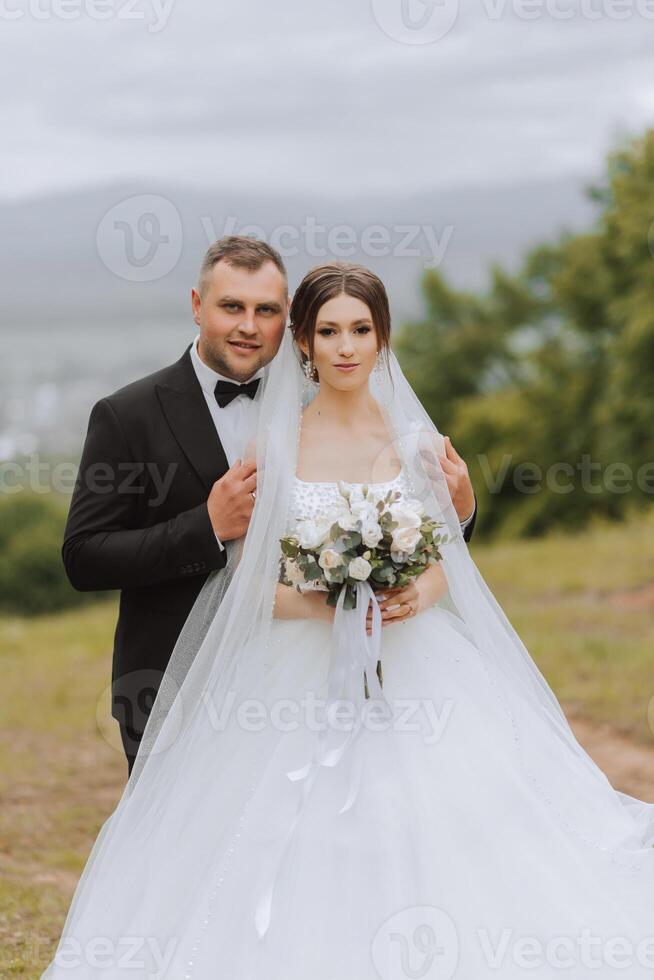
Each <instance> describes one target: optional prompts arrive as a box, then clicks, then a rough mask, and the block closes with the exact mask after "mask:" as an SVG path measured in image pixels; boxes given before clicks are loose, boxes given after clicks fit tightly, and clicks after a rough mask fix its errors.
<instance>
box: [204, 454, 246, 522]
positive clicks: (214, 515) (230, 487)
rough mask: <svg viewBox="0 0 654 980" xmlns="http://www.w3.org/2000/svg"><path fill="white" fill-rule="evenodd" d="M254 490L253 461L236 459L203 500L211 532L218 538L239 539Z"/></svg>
mask: <svg viewBox="0 0 654 980" xmlns="http://www.w3.org/2000/svg"><path fill="white" fill-rule="evenodd" d="M256 489H257V464H256V462H255V460H243V461H242V460H240V459H237V460H236V462H235V463H234V464H233V465H232V466H230V468H229V469H228V470H227V472H226V473H225V475H224V476H221V478H220V479H219V480H216V482H215V483H214V485H213V487H212V488H211V493H210V494H209V497H208V499H207V509H208V511H209V517H210V518H211V524H212V526H213V529H214V532H215V534H216V535H217V536H218V537H219V538H220V540H221V541H230V540H231V539H233V538H241V537H243V535H244V534H245V532H246V531H247V529H248V524H249V523H250V517H251V516H252V511H253V509H254V497H253V493H254V492H255V491H256Z"/></svg>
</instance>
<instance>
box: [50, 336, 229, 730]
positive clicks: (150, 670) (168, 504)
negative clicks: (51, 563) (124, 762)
mask: <svg viewBox="0 0 654 980" xmlns="http://www.w3.org/2000/svg"><path fill="white" fill-rule="evenodd" d="M189 351H190V345H189V347H188V348H187V349H186V351H185V352H184V354H183V355H182V357H181V358H180V359H179V360H178V361H176V362H175V363H174V364H171V365H170V366H169V367H166V368H163V369H162V370H160V371H157V372H155V373H154V374H150V375H148V376H147V377H145V378H141V379H140V380H139V381H135V382H133V383H132V384H128V385H126V386H125V387H123V388H120V389H119V390H118V391H115V392H114V393H113V394H112V395H109V396H107V397H106V398H101V399H100V400H99V401H98V402H96V404H95V405H94V406H93V408H92V410H91V415H90V419H89V425H88V431H87V434H86V440H85V443H84V448H83V451H82V458H81V462H80V467H79V472H78V476H77V480H76V483H75V488H74V491H73V496H72V500H71V505H70V511H69V514H68V520H67V523H66V528H65V531H64V542H63V547H62V557H63V561H64V565H65V568H66V573H67V575H68V578H69V579H70V582H71V583H72V585H73V586H74V587H75V588H76V589H79V590H81V591H93V590H97V589H120V590H121V595H120V607H119V616H118V623H117V626H116V631H115V635H114V649H113V668H112V685H113V691H112V714H113V715H114V717H115V718H117V719H118V720H119V721H121V722H123V723H125V724H129V725H131V726H132V727H134V728H135V729H136V730H137V731H142V730H143V728H144V727H145V721H146V718H147V714H148V713H149V708H150V707H151V702H152V701H153V700H154V696H155V695H156V691H157V690H158V687H159V682H160V680H161V676H162V675H163V672H164V670H165V669H166V665H167V663H168V661H169V659H170V655H171V653H172V650H173V647H174V646H175V642H176V640H177V637H178V635H179V633H180V631H181V629H182V626H183V625H184V622H185V620H186V619H187V617H188V614H189V612H190V610H191V607H192V606H193V603H194V602H195V599H196V597H197V595H198V593H199V591H200V589H201V588H202V585H203V584H204V582H205V581H206V578H207V576H208V574H209V573H210V572H211V571H213V570H214V569H217V568H221V567H222V566H223V565H224V564H225V552H224V551H223V550H222V549H221V548H220V545H219V544H218V542H217V540H216V536H215V534H214V531H213V528H212V525H211V521H210V518H209V511H208V509H207V498H208V496H209V492H210V490H211V487H212V486H213V483H214V482H215V481H216V480H217V479H219V477H221V476H222V475H223V474H224V473H225V472H226V471H227V470H228V468H229V465H228V462H227V458H226V456H225V452H224V449H223V447H222V444H221V442H220V439H219V437H218V434H217V432H216V428H215V425H214V423H213V420H212V418H211V414H210V412H209V410H208V408H207V404H206V401H205V398H204V394H203V392H202V388H201V387H200V384H199V382H198V379H197V376H196V374H195V371H194V369H193V364H192V362H191V355H190V353H189Z"/></svg>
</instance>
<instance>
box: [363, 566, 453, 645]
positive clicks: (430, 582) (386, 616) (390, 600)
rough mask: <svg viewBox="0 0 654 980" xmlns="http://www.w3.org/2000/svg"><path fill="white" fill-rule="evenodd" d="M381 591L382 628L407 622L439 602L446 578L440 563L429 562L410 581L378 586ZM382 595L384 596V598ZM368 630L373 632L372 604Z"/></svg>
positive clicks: (368, 618)
mask: <svg viewBox="0 0 654 980" xmlns="http://www.w3.org/2000/svg"><path fill="white" fill-rule="evenodd" d="M375 591H376V592H377V593H378V595H379V608H380V610H381V614H382V628H383V627H384V626H392V625H393V624H394V623H404V622H406V620H407V619H411V618H412V617H413V616H417V615H418V613H419V612H422V611H423V609H428V608H429V606H433V605H434V603H435V602H438V600H439V599H440V597H441V596H442V595H443V593H444V592H446V591H447V579H446V577H445V572H444V571H443V569H442V568H441V566H440V563H439V564H437V565H430V566H429V568H426V569H425V571H424V572H423V573H422V574H421V575H418V577H417V578H415V579H413V581H411V582H410V583H409V584H408V585H406V586H403V587H402V588H395V589H378V590H375ZM382 596H383V598H381V597H382ZM366 632H367V633H368V634H369V635H370V633H371V632H372V607H369V608H368V615H367V617H366Z"/></svg>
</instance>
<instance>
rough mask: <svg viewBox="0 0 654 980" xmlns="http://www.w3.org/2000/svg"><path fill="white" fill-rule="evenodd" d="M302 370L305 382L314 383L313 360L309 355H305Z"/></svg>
mask: <svg viewBox="0 0 654 980" xmlns="http://www.w3.org/2000/svg"><path fill="white" fill-rule="evenodd" d="M302 370H303V371H304V376H305V378H306V383H307V384H308V385H309V384H311V383H315V381H314V377H313V361H312V360H311V358H310V357H307V359H306V361H305V362H304V364H303V365H302Z"/></svg>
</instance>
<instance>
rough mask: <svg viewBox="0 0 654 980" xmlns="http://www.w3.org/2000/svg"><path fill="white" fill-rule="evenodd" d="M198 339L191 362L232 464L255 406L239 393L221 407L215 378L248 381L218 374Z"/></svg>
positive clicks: (238, 455) (252, 426) (243, 444)
mask: <svg viewBox="0 0 654 980" xmlns="http://www.w3.org/2000/svg"><path fill="white" fill-rule="evenodd" d="M199 339H200V335H199V334H198V336H197V337H196V338H195V340H194V341H193V343H192V345H191V363H192V364H193V368H194V369H195V373H196V375H197V379H198V381H199V382H200V387H201V388H202V393H203V395H204V397H205V401H206V403H207V407H208V408H209V411H210V413H211V418H212V419H213V423H214V425H215V426H216V432H217V433H218V438H219V439H220V441H221V443H222V446H223V449H224V450H225V455H226V457H227V462H228V463H229V465H230V466H232V465H233V464H234V462H235V460H237V459H242V458H243V453H244V451H245V449H246V446H247V443H248V440H249V439H250V438H251V436H252V435H253V434H254V431H255V425H256V410H257V409H256V405H255V404H254V401H253V400H252V398H250V397H249V396H248V395H246V396H245V397H243V395H239V396H238V397H236V398H233V399H232V401H231V402H230V403H229V405H225V406H223V407H222V408H221V407H220V405H219V404H218V402H217V401H216V395H215V387H216V382H217V381H220V380H223V381H230V382H231V383H232V384H241V383H242V384H247V382H246V381H243V382H239V381H234V379H233V378H226V377H225V376H224V375H223V374H218V372H217V371H214V369H213V368H210V367H209V365H208V364H205V363H204V361H203V360H202V358H201V357H200V354H199V353H198V341H199ZM263 372H264V368H259V370H258V371H255V373H254V374H253V375H252V377H251V378H250V379H249V380H250V381H253V380H254V379H255V378H261V377H262V376H263ZM216 540H217V542H218V544H219V545H220V547H221V548H223V547H224V545H223V543H222V541H221V540H220V538H219V537H218V535H217V534H216Z"/></svg>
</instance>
